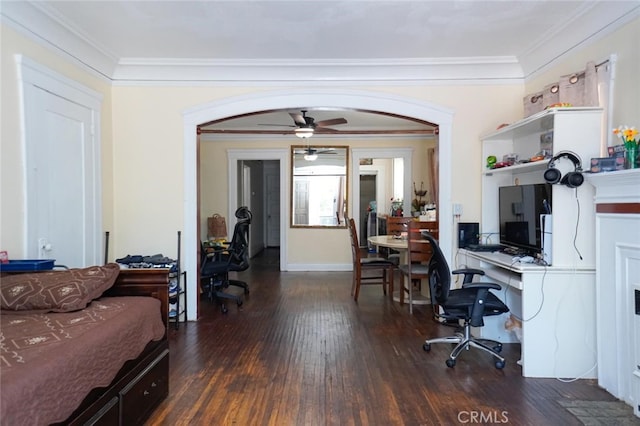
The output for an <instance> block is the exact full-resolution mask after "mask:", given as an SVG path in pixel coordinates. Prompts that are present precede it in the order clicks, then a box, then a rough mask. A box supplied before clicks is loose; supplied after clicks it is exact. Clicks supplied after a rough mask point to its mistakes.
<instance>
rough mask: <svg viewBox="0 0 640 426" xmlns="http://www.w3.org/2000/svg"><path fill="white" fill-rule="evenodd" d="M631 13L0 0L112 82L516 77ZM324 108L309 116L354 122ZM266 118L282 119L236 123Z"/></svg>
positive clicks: (13, 18)
mask: <svg viewBox="0 0 640 426" xmlns="http://www.w3.org/2000/svg"><path fill="white" fill-rule="evenodd" d="M639 14H640V0H626V1H614V0H608V1H571V0H564V1H558V0H530V1H504V0H503V1H487V0H465V1H428V0H427V1H425V0H423V1H402V0H392V1H354V0H352V1H309V0H295V1H292V0H289V1H269V0H254V1H216V0H208V1H148V0H147V1H121V0H109V1H77V0H76V1H59V0H49V1H41V2H31V1H24V0H23V1H7V0H0V15H1V17H2V22H3V23H4V24H7V25H10V26H11V27H12V28H14V29H16V30H18V31H20V32H22V33H23V34H25V35H27V36H28V37H30V38H32V39H34V40H36V41H38V42H40V43H42V44H45V45H48V46H49V47H52V48H54V50H57V51H58V52H60V53H62V54H63V55H67V56H68V57H71V58H72V60H75V61H78V62H80V63H82V64H83V65H84V66H86V67H88V68H89V69H91V71H92V72H94V73H96V74H97V75H100V76H101V77H103V78H105V79H108V80H109V81H111V82H112V83H113V84H131V83H133V84H149V83H151V84H158V83H161V84H181V83H184V82H193V81H197V82H199V83H201V84H220V83H222V84H241V85H244V86H246V85H248V84H252V83H258V84H263V85H264V84H272V83H276V84H277V83H281V82H286V83H287V84H295V83H298V84H305V85H307V86H308V85H316V86H317V85H322V84H333V85H337V84H353V83H354V82H367V83H369V84H372V83H374V84H375V82H394V84H398V83H399V82H400V83H402V82H416V81H422V82H427V83H429V82H432V83H434V82H435V83H437V82H443V81H448V82H450V81H457V82H472V83H473V82H480V83H482V82H484V81H491V82H494V83H496V82H497V83H499V82H504V81H506V82H514V81H524V80H525V79H526V78H529V77H531V76H532V75H534V74H535V73H536V72H540V71H541V70H543V69H544V68H545V67H548V66H549V65H551V64H552V63H553V61H554V60H556V59H557V58H559V57H561V56H562V55H563V54H565V53H566V52H569V51H571V50H572V49H574V48H575V47H577V46H579V45H580V44H582V43H585V42H588V41H590V40H594V39H597V38H598V37H601V36H603V35H604V34H606V33H608V32H610V31H612V30H614V29H616V28H617V27H619V26H620V25H622V24H623V23H625V22H627V21H628V20H630V19H632V18H634V17H636V16H638V15H639ZM335 113H336V111H313V116H314V117H315V118H316V120H323V119H326V118H334V117H336V116H345V118H347V120H348V121H349V123H350V124H349V125H341V126H338V127H341V128H343V129H345V128H349V129H353V130H358V129H359V128H360V127H359V126H358V125H357V122H358V115H357V114H354V113H353V112H349V111H343V112H338V114H335ZM374 118H375V120H376V123H377V124H376V125H378V126H380V127H381V128H384V127H387V126H388V125H389V123H387V121H393V119H392V118H389V117H383V116H375V117H374ZM255 119H258V122H256V121H255ZM267 119H268V120H270V121H267V122H271V123H285V124H287V123H289V122H290V118H289V117H288V114H287V113H286V112H283V111H280V112H279V114H277V115H275V116H263V117H259V116H255V117H252V118H244V119H243V120H244V123H242V124H238V126H246V125H249V124H247V123H248V120H254V121H253V122H251V126H253V127H254V128H258V127H256V126H257V124H259V123H261V122H263V120H267ZM395 121H397V120H395ZM238 123H241V122H238ZM225 125H226V126H228V127H229V125H230V124H229V123H226V124H225ZM372 125H374V124H373V122H371V120H369V122H368V124H366V125H365V124H363V126H365V127H366V126H369V127H370V126H372ZM400 125H401V127H402V126H404V128H415V127H416V123H411V122H401V123H400ZM219 126H222V124H220V125H219ZM338 127H337V128H338ZM422 128H423V129H424V128H425V127H424V126H422ZM260 129H264V127H260ZM285 130H286V128H285Z"/></svg>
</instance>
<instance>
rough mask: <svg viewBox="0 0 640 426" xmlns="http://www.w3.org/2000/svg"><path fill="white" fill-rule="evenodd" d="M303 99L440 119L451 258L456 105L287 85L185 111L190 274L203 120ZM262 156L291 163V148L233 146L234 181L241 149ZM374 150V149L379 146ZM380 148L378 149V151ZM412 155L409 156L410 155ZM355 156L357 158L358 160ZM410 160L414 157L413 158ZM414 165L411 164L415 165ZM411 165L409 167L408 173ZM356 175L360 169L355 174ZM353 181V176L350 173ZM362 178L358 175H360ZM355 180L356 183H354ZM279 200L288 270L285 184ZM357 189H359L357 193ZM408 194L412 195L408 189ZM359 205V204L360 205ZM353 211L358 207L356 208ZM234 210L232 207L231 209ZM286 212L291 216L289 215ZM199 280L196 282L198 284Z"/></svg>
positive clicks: (444, 222) (444, 236)
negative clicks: (453, 142) (288, 86)
mask: <svg viewBox="0 0 640 426" xmlns="http://www.w3.org/2000/svg"><path fill="white" fill-rule="evenodd" d="M300 105H321V106H324V107H331V108H335V109H363V110H372V108H374V109H375V110H376V111H379V112H389V113H393V114H397V115H402V116H406V117H413V118H416V119H419V120H423V121H428V122H431V123H437V125H438V126H439V138H438V139H439V160H440V161H439V165H440V167H439V175H440V176H439V180H438V181H439V186H440V192H439V197H438V198H439V200H438V205H439V206H440V212H439V214H440V237H441V244H440V245H441V248H442V250H443V252H444V254H445V257H446V258H447V259H448V260H449V261H450V260H451V257H452V236H453V212H452V207H451V170H452V149H451V129H452V123H453V111H452V110H449V109H447V108H444V107H442V106H439V105H435V104H431V103H429V102H425V101H420V100H418V99H416V98H408V97H404V96H399V95H394V94H390V93H385V92H376V91H365V90H349V89H344V88H341V89H335V88H330V89H325V88H319V89H296V88H288V89H286V90H282V89H281V90H273V91H266V92H265V91H261V92H256V93H249V94H245V95H239V96H237V97H232V98H223V99H219V100H216V101H214V102H210V103H207V104H201V105H195V106H193V107H192V108H190V109H189V110H186V111H185V112H184V114H183V117H184V126H183V134H184V156H183V157H184V162H185V165H187V167H184V185H185V194H184V195H185V197H184V217H185V222H184V229H185V255H184V265H185V270H186V271H187V272H188V273H189V274H191V276H197V238H198V234H197V225H198V223H197V218H198V210H197V209H198V204H197V198H198V197H197V190H198V178H197V173H196V170H195V167H192V165H193V164H197V151H198V135H197V128H198V125H200V124H201V123H207V122H210V121H213V120H219V119H224V118H227V117H231V116H236V115H239V114H245V113H251V112H255V111H266V110H271V109H292V108H293V109H297V108H298V107H299V106H300ZM257 151H263V152H262V153H260V154H256V155H257V156H258V157H254V158H260V157H261V158H266V157H265V156H264V155H270V156H271V157H269V158H272V159H279V160H280V164H281V165H288V164H289V163H288V150H286V149H282V150H281V149H264V150H235V149H230V150H228V152H227V154H228V157H227V159H228V165H229V167H228V173H229V183H230V184H231V183H232V182H234V183H237V182H236V181H237V167H236V165H235V162H236V161H237V160H238V159H239V158H240V157H239V155H240V154H241V153H242V154H244V153H245V152H246V153H255V152H257ZM374 151H375V150H374ZM373 154H375V153H373ZM373 156H375V155H371V153H365V152H364V151H363V152H362V155H361V156H358V157H357V159H356V158H353V157H352V161H353V162H355V161H359V160H360V158H361V157H362V158H371V157H373ZM409 159H410V158H409ZM353 162H352V164H353ZM409 163H411V161H409ZM410 168H411V167H407V169H410ZM285 169H286V167H281V168H280V179H281V182H287V183H288V182H289V181H288V177H287V174H286V173H285ZM358 169H359V165H358V164H355V166H354V167H352V168H351V173H356V172H357V171H358ZM409 172H410V170H409V171H408V173H409ZM356 176H357V175H356ZM410 180H411V178H410V177H409V179H408V181H407V182H406V185H405V191H408V189H406V188H409V187H410V185H411V182H410ZM350 181H351V182H353V180H351V179H350ZM356 182H357V180H356ZM350 186H351V185H350ZM352 186H353V188H351V189H352V191H353V192H352V194H353V193H354V192H355V191H356V188H358V192H359V187H358V185H352ZM281 187H286V185H281ZM280 195H281V200H280V205H281V208H282V211H285V214H282V215H281V227H282V228H281V234H280V235H281V269H282V270H289V268H291V266H290V265H289V260H288V256H287V252H288V250H289V248H288V247H287V246H286V244H287V237H288V232H287V228H286V223H287V222H286V221H287V220H288V214H287V212H286V210H285V209H286V206H282V204H283V203H284V200H285V199H286V197H287V194H286V193H283V190H282V189H281V191H280ZM354 195H355V194H354ZM406 195H407V196H406V197H405V199H407V200H410V195H411V194H409V193H407V194H406ZM359 201H360V200H359V194H358V195H357V196H355V197H353V202H354V203H358V204H359ZM228 205H230V206H231V205H237V193H236V192H235V191H229V203H228ZM358 208H359V206H358ZM353 211H359V210H358V209H354V210H353ZM231 213H232V214H233V212H231ZM285 216H286V217H285ZM194 286H195V284H194ZM196 294H197V291H196V289H195V288H193V291H190V292H189V296H190V298H189V300H188V307H189V314H190V318H189V319H190V320H195V319H196V316H197V300H196Z"/></svg>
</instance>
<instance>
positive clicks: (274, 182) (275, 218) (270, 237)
mask: <svg viewBox="0 0 640 426" xmlns="http://www.w3.org/2000/svg"><path fill="white" fill-rule="evenodd" d="M266 185H267V190H266V194H267V200H266V201H267V247H280V173H279V170H278V169H273V170H269V171H268V172H267V174H266Z"/></svg>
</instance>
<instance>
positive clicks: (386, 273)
mask: <svg viewBox="0 0 640 426" xmlns="http://www.w3.org/2000/svg"><path fill="white" fill-rule="evenodd" d="M347 224H348V227H349V234H350V236H351V253H352V257H353V282H352V285H351V295H352V296H353V300H355V301H356V302H357V301H358V296H359V295H360V286H361V285H367V284H382V291H383V293H384V294H385V295H386V294H387V287H389V294H391V295H393V272H394V269H395V267H396V265H395V263H393V262H392V261H390V260H388V259H384V258H382V257H363V256H362V251H361V249H360V242H359V241H358V232H357V230H356V223H355V221H354V220H353V218H348V219H347ZM369 271H378V272H379V274H376V275H370V274H365V272H369Z"/></svg>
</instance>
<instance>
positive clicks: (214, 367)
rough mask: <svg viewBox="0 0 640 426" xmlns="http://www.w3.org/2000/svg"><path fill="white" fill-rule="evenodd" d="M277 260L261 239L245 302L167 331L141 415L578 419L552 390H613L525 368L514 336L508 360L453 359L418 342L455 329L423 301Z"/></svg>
mask: <svg viewBox="0 0 640 426" xmlns="http://www.w3.org/2000/svg"><path fill="white" fill-rule="evenodd" d="M275 255H276V256H277V254H275ZM277 269H278V267H277V257H274V253H273V251H272V250H267V251H266V252H265V253H264V254H263V255H261V256H260V257H258V258H255V259H254V260H253V262H252V266H251V268H250V269H249V270H248V271H246V272H243V273H242V274H241V275H240V278H241V279H245V280H246V281H248V282H249V283H250V285H251V294H250V295H249V296H248V297H247V298H246V300H245V303H244V305H243V306H242V308H241V309H237V307H236V306H235V304H233V303H230V304H229V312H228V313H227V314H222V313H221V312H220V309H219V307H218V306H217V305H214V304H210V303H209V302H208V301H204V302H203V304H202V306H203V308H204V309H203V311H202V312H201V317H202V318H201V320H200V321H198V322H191V323H187V324H181V326H180V329H179V330H173V329H172V330H171V332H170V351H171V353H170V359H171V369H170V391H169V397H168V398H167V399H166V400H165V401H164V402H163V403H162V404H161V405H160V407H158V409H157V410H156V411H155V412H154V413H153V415H152V417H151V418H150V419H149V420H148V422H147V424H148V425H156V424H166V425H454V424H465V423H467V424H469V423H476V424H478V423H482V424H488V423H507V424H513V425H536V426H538V425H574V424H575V425H578V424H582V423H581V422H579V421H578V420H577V418H576V417H574V416H573V415H572V414H570V413H569V412H568V411H567V410H566V409H565V408H563V407H562V406H561V405H560V404H559V403H558V401H559V400H574V399H576V400H599V401H615V400H616V399H615V398H614V397H613V396H611V395H610V394H609V393H607V392H606V391H604V390H602V389H600V388H599V387H598V385H597V383H596V382H595V381H594V380H577V381H574V382H570V383H565V382H563V381H560V380H556V379H525V378H523V377H522V375H521V368H520V366H518V365H517V364H516V361H517V360H518V359H519V349H520V348H519V345H517V344H507V345H504V350H503V353H504V355H505V356H506V359H507V365H506V367H505V368H504V369H503V370H497V369H496V368H495V367H494V362H493V360H492V359H491V357H490V356H489V355H488V354H485V353H482V352H480V351H478V350H473V349H472V350H471V351H469V352H465V353H463V354H462V355H461V356H460V358H458V362H457V365H456V366H455V367H454V368H453V369H451V368H448V367H447V366H446V365H445V360H446V359H447V356H448V353H449V351H450V348H451V347H450V346H449V345H442V344H440V345H434V346H433V348H432V350H431V352H429V353H427V352H424V350H423V349H422V344H423V342H424V339H425V338H426V337H427V336H429V337H431V336H440V335H442V336H444V335H450V334H452V332H453V331H454V330H453V329H452V328H451V327H446V326H443V325H439V324H437V323H435V322H434V321H433V320H432V319H431V315H430V307H428V306H426V307H417V308H414V314H413V315H410V314H409V313H408V309H407V307H406V306H405V307H401V306H399V304H398V303H396V302H392V301H390V300H389V298H387V297H384V296H383V295H382V289H381V287H379V286H364V287H363V288H362V291H361V294H360V299H359V301H358V303H355V302H354V301H353V299H352V298H351V297H350V288H351V273H350V272H322V273H320V272H283V273H281V272H279V271H278V270H277ZM474 419H475V421H473V420H474ZM480 420H482V421H480Z"/></svg>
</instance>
